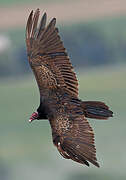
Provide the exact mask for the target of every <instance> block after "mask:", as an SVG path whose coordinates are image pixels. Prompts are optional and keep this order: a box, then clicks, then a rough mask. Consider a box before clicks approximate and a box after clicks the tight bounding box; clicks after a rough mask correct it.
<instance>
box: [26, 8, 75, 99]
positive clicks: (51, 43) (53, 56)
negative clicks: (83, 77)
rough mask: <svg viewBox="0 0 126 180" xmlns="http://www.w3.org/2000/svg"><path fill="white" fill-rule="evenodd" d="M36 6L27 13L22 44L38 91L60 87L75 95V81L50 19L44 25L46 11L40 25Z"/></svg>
mask: <svg viewBox="0 0 126 180" xmlns="http://www.w3.org/2000/svg"><path fill="white" fill-rule="evenodd" d="M39 14H40V12H39V9H37V10H36V11H35V13H34V14H33V11H32V12H31V14H30V15H29V18H28V21H27V26H26V45H27V54H28V59H29V63H30V65H31V67H32V70H33V72H34V74H35V77H36V80H37V83H38V86H39V90H40V94H41V92H42V89H43V87H44V88H47V89H48V88H56V87H59V88H61V89H64V90H65V91H67V92H68V93H69V94H71V95H73V96H75V97H77V96H78V82H77V78H76V75H75V73H74V71H73V67H72V64H71V62H70V60H69V57H68V55H67V53H66V50H65V48H64V46H63V42H62V41H61V39H60V36H59V34H58V29H57V28H56V27H55V24H56V19H55V18H53V19H52V20H51V22H50V23H49V24H48V25H47V26H46V13H45V14H44V15H43V17H42V19H41V21H40V24H39V26H38V20H39Z"/></svg>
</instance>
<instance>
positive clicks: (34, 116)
mask: <svg viewBox="0 0 126 180" xmlns="http://www.w3.org/2000/svg"><path fill="white" fill-rule="evenodd" d="M37 118H38V112H34V113H32V115H31V117H30V119H29V122H30V123H31V122H32V121H34V120H35V119H37Z"/></svg>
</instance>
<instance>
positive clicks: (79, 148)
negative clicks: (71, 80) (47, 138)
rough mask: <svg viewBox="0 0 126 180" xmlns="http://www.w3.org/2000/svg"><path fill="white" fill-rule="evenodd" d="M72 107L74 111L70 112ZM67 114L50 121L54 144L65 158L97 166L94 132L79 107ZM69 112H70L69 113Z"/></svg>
mask: <svg viewBox="0 0 126 180" xmlns="http://www.w3.org/2000/svg"><path fill="white" fill-rule="evenodd" d="M72 109H73V110H74V112H71V111H72ZM72 109H71V110H70V109H69V113H67V114H59V115H58V116H57V118H56V119H55V122H56V123H53V122H54V120H53V121H52V122H51V121H50V123H51V127H52V136H53V142H54V145H55V146H57V149H58V150H59V152H60V154H61V155H62V156H63V157H64V158H66V159H72V160H74V161H76V162H79V163H81V164H85V165H87V166H89V163H88V161H89V162H91V163H92V164H94V165H95V166H97V167H99V164H98V162H97V159H96V148H95V145H94V133H93V130H92V128H91V126H90V125H89V123H88V121H87V120H86V118H85V116H84V115H83V114H82V112H81V110H80V109H79V108H73V107H72ZM70 112H71V113H70Z"/></svg>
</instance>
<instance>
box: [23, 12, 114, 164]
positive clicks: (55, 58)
mask: <svg viewBox="0 0 126 180" xmlns="http://www.w3.org/2000/svg"><path fill="white" fill-rule="evenodd" d="M38 19H39V9H37V10H36V12H35V13H34V16H33V11H32V12H31V14H30V16H29V18H28V22H27V27H26V44H27V51H28V60H29V63H30V65H31V68H32V70H33V72H34V75H35V77H36V81H37V84H38V87H39V91H40V106H39V108H38V109H37V112H35V113H33V114H32V116H31V118H30V121H32V120H34V119H48V120H49V122H50V125H51V128H52V138H53V143H54V145H55V146H56V147H57V149H58V151H59V152H60V154H61V155H62V156H63V157H64V158H66V159H72V160H74V161H76V162H79V163H82V164H86V165H87V166H89V163H88V161H89V162H91V163H92V164H94V165H96V166H97V167H99V164H98V163H97V159H96V149H95V145H94V133H93V130H92V128H91V126H90V125H89V123H88V121H87V120H86V117H89V118H95V119H108V117H111V116H112V111H110V110H109V108H108V106H107V105H105V104H104V103H103V102H99V101H82V100H80V99H79V97H78V81H77V78H76V74H75V73H74V71H73V67H72V64H71V62H70V60H69V57H68V55H67V53H66V50H65V48H64V46H63V43H62V41H61V40H60V37H59V35H58V29H57V28H56V27H55V23H56V19H55V18H53V19H52V21H51V22H50V23H49V25H48V26H47V27H46V26H45V25H46V14H44V15H43V17H42V19H41V21H40V25H39V27H38V26H37V24H38Z"/></svg>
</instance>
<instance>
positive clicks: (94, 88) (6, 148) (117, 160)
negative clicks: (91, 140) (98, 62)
mask: <svg viewBox="0 0 126 180" xmlns="http://www.w3.org/2000/svg"><path fill="white" fill-rule="evenodd" d="M77 74H78V77H79V81H80V98H81V99H84V100H101V101H104V102H106V103H107V104H108V105H110V107H111V109H112V110H113V111H114V117H113V118H111V119H110V120H109V121H102V120H97V121H95V120H90V124H92V126H93V128H94V131H95V137H96V146H97V157H98V161H99V162H100V165H101V168H100V169H97V168H95V167H93V166H92V165H91V168H87V167H84V166H82V165H79V164H77V163H74V162H72V161H70V160H65V159H63V158H62V157H61V156H60V155H59V153H58V151H57V150H56V149H55V147H54V146H53V144H52V139H51V129H50V126H49V123H48V121H36V122H33V123H32V124H29V123H28V119H29V116H30V115H31V113H32V112H33V111H35V110H36V108H37V107H38V104H39V93H38V89H37V86H36V82H35V80H34V78H33V75H31V76H32V77H31V76H30V77H28V76H27V77H24V79H15V80H14V79H11V78H10V79H4V80H1V82H0V86H1V88H0V101H1V108H0V115H1V127H0V142H1V147H0V169H2V170H1V173H0V179H2V180H3V179H4V178H5V179H7V180H8V179H9V180H16V179H18V180H20V179H30V180H33V179H41V178H42V179H43V178H45V179H50V178H51V179H57V180H58V179H60V180H62V179H63V180H65V179H66V180H67V179H78V180H81V179H85V180H88V179H90V180H100V179H108V180H115V179H120V180H124V179H125V178H126V171H125V165H126V156H125V149H126V143H125V137H126V135H125V127H126V120H125V107H126V101H125V99H126V95H125V92H126V83H125V77H126V66H123V67H122V66H121V67H113V68H110V67H109V68H107V67H106V68H101V69H92V70H89V71H85V72H82V71H79V72H78V73H77ZM54 172H56V173H54Z"/></svg>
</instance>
